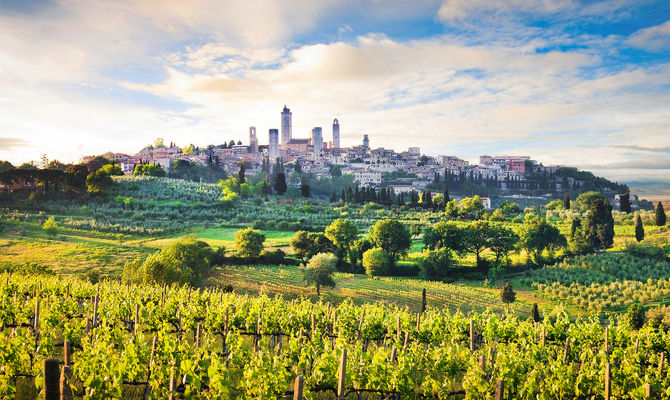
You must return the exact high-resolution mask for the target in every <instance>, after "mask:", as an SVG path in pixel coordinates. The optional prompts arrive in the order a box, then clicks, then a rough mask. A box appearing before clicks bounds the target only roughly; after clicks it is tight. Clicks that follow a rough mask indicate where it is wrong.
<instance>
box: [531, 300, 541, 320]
mask: <svg viewBox="0 0 670 400" xmlns="http://www.w3.org/2000/svg"><path fill="white" fill-rule="evenodd" d="M530 316H531V317H532V318H533V322H540V310H538V308H537V303H533V307H532V308H531V309H530Z"/></svg>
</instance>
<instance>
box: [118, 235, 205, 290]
mask: <svg viewBox="0 0 670 400" xmlns="http://www.w3.org/2000/svg"><path fill="white" fill-rule="evenodd" d="M213 256H214V251H213V250H212V248H211V247H209V245H208V244H207V243H205V242H203V241H201V240H196V239H194V238H184V239H180V240H176V241H173V242H171V243H170V244H168V245H167V246H165V247H164V248H163V249H162V250H160V251H158V252H156V253H154V254H152V255H150V256H148V257H146V258H145V259H142V258H138V259H136V260H133V261H131V262H129V263H126V265H125V266H124V268H123V280H124V281H126V282H145V283H158V284H163V283H164V284H168V285H169V284H173V283H180V284H186V283H188V284H191V285H195V286H199V285H202V284H203V282H204V281H205V279H206V278H207V276H208V274H209V270H210V266H211V262H212V259H213Z"/></svg>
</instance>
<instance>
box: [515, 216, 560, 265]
mask: <svg viewBox="0 0 670 400" xmlns="http://www.w3.org/2000/svg"><path fill="white" fill-rule="evenodd" d="M519 237H520V239H519V246H520V247H521V248H522V249H525V250H526V251H528V253H530V254H531V256H532V259H533V261H534V262H535V263H536V264H539V263H541V255H542V251H543V250H544V249H556V248H559V247H561V246H565V245H566V242H567V241H566V239H565V236H563V235H562V234H561V232H560V231H559V230H558V228H556V227H554V226H552V225H550V224H549V223H547V221H546V220H545V219H544V218H540V217H538V216H532V217H529V218H528V219H527V220H526V221H525V223H524V225H523V226H522V227H521V230H520V233H519Z"/></svg>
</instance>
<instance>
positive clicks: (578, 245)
mask: <svg viewBox="0 0 670 400" xmlns="http://www.w3.org/2000/svg"><path fill="white" fill-rule="evenodd" d="M593 250H594V247H593V243H592V242H591V240H590V239H589V237H588V235H587V234H586V233H585V232H584V229H583V228H582V227H581V226H578V227H576V228H575V230H574V231H573V232H572V235H570V240H568V251H569V252H570V254H574V255H579V254H587V253H591V252H592V251H593Z"/></svg>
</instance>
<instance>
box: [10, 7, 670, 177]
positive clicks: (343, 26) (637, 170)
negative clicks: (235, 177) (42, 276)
mask: <svg viewBox="0 0 670 400" xmlns="http://www.w3.org/2000/svg"><path fill="white" fill-rule="evenodd" d="M0 87H2V89H3V90H2V91H0V159H8V160H10V161H12V162H14V163H20V162H24V161H28V160H37V159H38V158H39V157H40V156H41V155H42V154H47V156H48V158H50V159H60V160H63V161H77V160H78V159H79V158H80V157H81V156H82V155H88V154H96V153H101V152H104V151H108V150H111V151H119V152H127V153H133V152H135V151H137V150H138V149H139V148H140V147H142V146H143V145H146V144H148V143H150V142H152V141H153V139H154V138H156V137H163V138H165V140H166V141H174V142H177V143H178V144H180V145H186V144H189V143H195V144H199V145H204V144H209V143H215V144H216V143H222V142H224V141H228V140H230V139H236V140H237V139H241V140H242V141H243V142H246V139H247V132H248V127H249V126H251V125H254V126H256V127H257V128H258V132H259V133H260V138H261V142H264V140H263V139H266V138H265V137H266V136H267V135H265V134H264V132H267V130H268V129H269V128H277V127H279V121H280V119H279V112H280V110H281V108H282V107H283V105H284V104H286V105H288V106H289V107H290V108H291V109H292V111H293V118H294V135H295V136H298V137H300V136H305V137H306V136H307V135H308V132H309V130H310V129H311V128H312V127H314V126H322V127H324V130H325V132H324V135H325V137H326V138H328V136H329V134H330V129H329V126H330V123H331V122H332V120H333V118H338V119H339V121H340V124H341V126H342V128H341V129H342V140H343V144H344V145H353V144H357V143H359V142H360V141H361V138H362V135H363V134H364V133H365V134H369V135H370V138H371V144H372V145H373V146H383V147H387V148H395V149H397V150H403V149H405V148H407V147H408V146H415V145H418V146H420V147H421V148H422V150H423V152H425V153H428V154H433V155H438V154H450V155H458V156H462V157H464V158H467V159H470V160H472V161H475V160H476V159H477V157H478V156H479V155H480V154H486V153H496V154H528V155H531V156H533V157H534V158H536V159H538V160H541V161H543V162H544V163H545V164H565V165H573V166H577V167H580V168H587V169H591V170H593V171H595V172H596V173H598V174H601V175H603V176H606V177H608V178H610V179H613V180H617V181H622V182H633V181H635V182H637V183H636V184H639V183H640V182H642V183H645V182H647V183H650V184H651V183H654V184H655V186H654V187H657V188H658V187H660V188H668V189H670V156H669V154H670V153H669V152H668V146H670V145H669V144H668V139H669V138H670V2H669V1H667V0H660V1H651V0H607V1H597V0H591V1H579V0H536V1H531V0H420V1H416V0H414V1H410V0H321V1H313V0H283V1H268V0H229V1H225V2H221V1H217V0H202V1H182V0H161V1H159V0H118V1H115V2H107V1H103V0H90V1H85V2H80V1H74V0H53V1H39V0H31V1H25V0H23V1H16V0H4V1H1V2H0ZM265 141H266V140H265Z"/></svg>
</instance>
